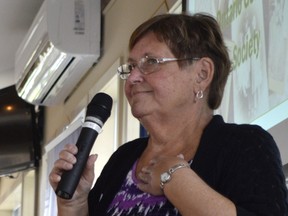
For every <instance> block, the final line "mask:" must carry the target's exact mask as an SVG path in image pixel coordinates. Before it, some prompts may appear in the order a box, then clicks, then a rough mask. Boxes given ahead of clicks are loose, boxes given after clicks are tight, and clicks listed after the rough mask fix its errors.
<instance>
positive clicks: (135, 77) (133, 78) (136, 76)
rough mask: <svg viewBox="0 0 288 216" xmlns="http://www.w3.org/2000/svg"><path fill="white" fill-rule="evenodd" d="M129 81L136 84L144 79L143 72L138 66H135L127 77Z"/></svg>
mask: <svg viewBox="0 0 288 216" xmlns="http://www.w3.org/2000/svg"><path fill="white" fill-rule="evenodd" d="M127 81H128V82H130V83H132V84H136V83H139V82H142V81H143V74H142V73H141V71H140V70H139V68H138V67H135V68H133V70H132V71H131V73H130V75H129V76H128V78H127Z"/></svg>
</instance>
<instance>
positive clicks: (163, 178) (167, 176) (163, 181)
mask: <svg viewBox="0 0 288 216" xmlns="http://www.w3.org/2000/svg"><path fill="white" fill-rule="evenodd" d="M187 167H190V165H189V164H184V163H181V164H177V165H175V166H173V167H171V168H170V169H169V170H168V171H167V172H164V173H162V174H161V175H160V187H161V189H162V190H163V188H164V184H166V183H167V182H169V181H170V180H171V179H172V174H173V173H174V172H175V171H176V170H178V169H181V168H187Z"/></svg>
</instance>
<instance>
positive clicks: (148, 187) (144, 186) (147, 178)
mask: <svg viewBox="0 0 288 216" xmlns="http://www.w3.org/2000/svg"><path fill="white" fill-rule="evenodd" d="M180 163H184V164H188V163H187V162H186V161H185V160H184V159H183V155H178V156H177V157H170V156H160V157H157V158H155V159H153V160H151V161H150V163H149V164H148V166H145V167H143V168H142V169H141V172H140V173H139V174H138V178H139V180H140V182H139V184H138V188H139V189H140V190H142V191H144V192H146V193H150V194H152V195H154V196H159V195H163V190H162V189H161V187H160V176H161V174H162V173H164V172H167V171H168V170H169V169H170V168H171V167H173V166H175V165H176V164H180Z"/></svg>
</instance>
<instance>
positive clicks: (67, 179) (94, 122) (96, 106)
mask: <svg viewBox="0 0 288 216" xmlns="http://www.w3.org/2000/svg"><path fill="white" fill-rule="evenodd" d="M111 108H112V98H111V97H110V96H109V95H107V94H105V93H98V94H96V95H95V96H94V98H93V99H92V101H91V102H90V103H89V104H88V106H87V111H86V118H85V122H84V124H83V126H82V129H81V132H80V135H79V138H78V140H77V143H76V146H77V147H78V153H77V154H76V155H75V156H76V158H77V162H76V163H75V164H74V166H73V168H72V169H71V170H68V171H65V172H64V173H63V175H62V177H61V180H60V182H59V184H58V186H57V188H56V191H55V192H56V194H57V196H59V197H61V198H63V199H71V198H72V196H73V194H74V192H75V190H76V187H77V185H78V184H79V181H80V178H81V175H82V172H83V170H84V168H85V166H86V163H87V160H88V157H89V154H90V151H91V149H92V147H93V144H94V142H95V140H96V138H97V136H98V133H99V132H100V131H101V129H102V126H103V125H104V123H105V122H106V120H107V119H108V117H109V116H110V114H111Z"/></svg>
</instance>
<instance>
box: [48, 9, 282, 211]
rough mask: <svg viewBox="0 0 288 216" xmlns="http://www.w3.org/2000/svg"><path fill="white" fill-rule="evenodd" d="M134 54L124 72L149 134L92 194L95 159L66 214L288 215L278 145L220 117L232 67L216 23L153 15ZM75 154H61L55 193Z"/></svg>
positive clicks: (115, 158)
mask: <svg viewBox="0 0 288 216" xmlns="http://www.w3.org/2000/svg"><path fill="white" fill-rule="evenodd" d="M129 51H130V52H129V59H128V63H127V64H124V65H122V66H120V67H119V68H118V73H119V75H120V77H121V78H122V79H125V80H126V82H125V94H126V97H127V99H128V101H129V104H130V105H131V109H132V114H133V115H134V116H135V117H136V118H137V119H139V121H140V122H141V124H142V125H143V126H144V127H145V129H146V130H147V131H148V134H149V136H148V137H147V138H140V139H136V140H134V141H131V142H129V143H126V144H124V145H122V146H121V147H120V148H119V149H118V150H117V151H116V152H115V153H114V154H113V155H112V156H111V158H110V160H109V161H108V163H107V164H106V166H105V167H104V169H103V171H102V173H101V175H100V177H99V178H98V180H97V181H96V184H95V185H94V187H93V189H92V190H91V191H90V188H91V186H92V182H93V178H94V171H93V169H94V162H95V160H96V156H95V155H91V156H90V157H89V159H88V162H87V166H86V168H85V170H84V172H83V175H82V177H81V180H80V183H79V185H78V187H77V189H76V192H75V194H74V196H73V198H72V199H71V200H64V199H61V198H57V201H58V211H59V215H69V216H72V215H88V214H89V215H117V216H119V215H125V216H129V215H143V216H144V215H145V216H146V215H147V216H148V215H157V216H159V215H187V216H191V215H205V216H207V215H221V216H224V215H229V216H232V215H285V214H286V215H287V189H286V186H285V180H284V175H283V173H282V169H281V167H282V166H281V159H280V155H279V151H278V149H277V146H276V144H275V142H274V140H273V138H272V137H271V136H270V135H269V134H268V133H267V132H266V131H264V130H263V129H261V128H260V127H258V126H252V125H236V124H227V123H224V121H223V119H222V117H221V116H214V115H213V110H214V109H216V108H218V106H219V105H220V103H221V99H222V95H223V91H224V86H225V83H226V80H227V77H228V75H229V72H230V69H231V63H230V60H229V56H228V52H227V49H226V47H225V44H224V42H223V38H222V34H221V31H220V28H219V26H218V24H217V22H216V21H215V19H214V18H212V17H210V16H208V15H205V14H195V15H193V16H189V15H184V14H181V15H171V14H170V15H159V16H156V17H153V18H152V19H150V20H148V21H146V22H145V23H143V24H142V25H140V26H139V27H138V28H137V29H136V30H135V31H134V33H133V34H132V36H131V39H130V44H129ZM76 153H77V147H75V146H73V145H67V146H66V148H65V149H64V150H63V151H62V152H61V153H60V158H59V159H58V160H57V161H56V162H55V166H54V168H53V170H52V171H51V174H50V183H51V185H52V187H53V188H54V189H55V188H56V186H57V184H58V182H59V181H60V179H61V174H62V172H63V170H69V169H71V168H72V166H73V164H74V163H75V161H76V160H75V157H74V155H75V154H76Z"/></svg>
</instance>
